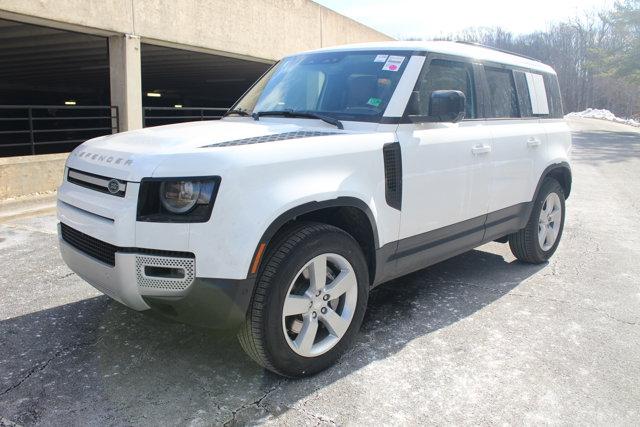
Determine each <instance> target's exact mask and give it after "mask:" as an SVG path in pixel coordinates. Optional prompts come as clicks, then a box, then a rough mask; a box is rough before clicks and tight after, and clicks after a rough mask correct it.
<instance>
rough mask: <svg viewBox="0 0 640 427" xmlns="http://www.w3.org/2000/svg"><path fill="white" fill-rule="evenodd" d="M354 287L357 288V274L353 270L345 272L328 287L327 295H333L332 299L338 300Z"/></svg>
mask: <svg viewBox="0 0 640 427" xmlns="http://www.w3.org/2000/svg"><path fill="white" fill-rule="evenodd" d="M354 286H357V282H356V274H355V273H354V272H353V270H343V271H341V272H340V274H339V275H338V277H336V278H335V280H334V281H333V282H331V283H330V284H329V286H327V293H328V294H330V295H331V299H336V298H338V297H339V296H340V295H342V294H344V293H345V292H347V291H348V290H349V289H351V288H352V287H354Z"/></svg>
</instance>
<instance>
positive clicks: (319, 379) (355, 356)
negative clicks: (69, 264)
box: [0, 119, 640, 425]
mask: <svg viewBox="0 0 640 427" xmlns="http://www.w3.org/2000/svg"><path fill="white" fill-rule="evenodd" d="M572 126H573V129H574V149H573V153H572V155H573V162H574V164H573V170H574V172H573V173H574V187H573V192H572V194H571V197H570V199H569V200H568V203H567V209H568V217H567V222H566V227H565V234H564V236H563V240H562V243H561V244H560V247H559V250H558V252H557V253H556V255H555V256H554V258H552V260H551V262H550V263H548V264H547V265H541V266H531V265H526V264H522V263H520V262H517V261H515V259H514V257H513V256H512V255H511V253H510V251H509V248H508V245H503V244H498V243H491V244H488V245H485V246H483V247H481V248H478V249H477V250H474V251H471V252H469V253H466V254H464V255H461V256H458V257H456V258H454V259H451V260H449V261H446V262H443V263H441V264H438V265H436V266H433V267H431V268H428V269H426V270H422V271H420V272H417V273H414V274H412V275H410V276H408V277H405V278H402V279H399V280H396V281H394V282H392V283H389V284H386V285H384V286H381V287H379V288H377V289H376V290H374V291H373V292H372V294H371V299H370V302H369V309H368V310H369V311H368V314H367V316H366V318H365V321H364V325H363V328H362V331H361V332H360V334H359V337H358V340H357V344H356V346H355V347H354V348H353V349H351V350H350V351H349V352H348V353H347V354H346V355H345V356H344V357H343V358H342V359H341V360H340V362H339V363H338V365H336V366H335V367H333V368H331V369H329V370H328V371H326V372H324V373H321V374H319V375H317V376H315V377H312V378H308V379H303V380H284V379H281V378H279V377H277V376H275V375H273V374H270V373H268V372H266V371H264V370H262V369H260V368H259V367H258V366H257V365H255V364H254V363H253V362H252V361H251V360H250V359H249V358H248V357H247V356H246V355H245V354H244V352H243V351H242V349H241V348H240V346H239V344H238V343H237V341H236V339H235V337H234V336H232V335H231V334H228V333H223V332H215V331H213V332H211V331H207V330H202V329H196V328H193V327H189V326H185V325H180V324H174V323H169V322H167V321H164V320H162V319H159V318H156V317H153V316H150V315H143V314H139V313H136V312H134V311H132V310H129V309H127V308H125V307H123V306H121V305H120V304H118V303H116V302H113V301H111V300H109V299H108V298H107V297H105V296H102V295H101V294H100V293H98V292H97V291H95V290H93V288H91V287H90V286H89V285H87V284H85V283H84V282H83V281H82V280H81V279H79V278H78V277H77V276H75V275H74V274H73V273H72V272H71V271H70V270H68V269H67V268H66V266H65V265H64V264H63V263H62V260H61V259H60V256H59V254H58V249H57V237H56V234H55V225H56V220H55V217H54V216H53V215H49V216H43V217H35V218H23V219H17V220H13V221H11V222H9V223H4V224H0V266H1V267H2V268H1V269H0V425H2V424H3V423H7V424H8V423H10V422H15V423H18V424H26V425H30V424H44V425H84V424H93V425H105V424H107V425H130V424H145V425H150V424H154V425H158V424H183V425H211V424H224V423H229V424H236V423H238V424H246V423H260V422H267V423H277V424H285V425H300V424H304V425H317V424H320V425H325V424H327V425H329V424H358V425H378V424H414V423H430V424H431V423H432V424H444V423H453V424H503V423H509V424H522V423H524V424H542V423H544V424H547V423H567V424H600V425H602V424H607V425H609V424H638V423H640V387H639V386H638V384H639V382H640V225H639V224H640V132H638V131H637V130H634V129H633V128H631V127H628V126H623V125H617V124H609V123H606V122H602V121H596V120H589V119H583V120H581V121H573V122H572Z"/></svg>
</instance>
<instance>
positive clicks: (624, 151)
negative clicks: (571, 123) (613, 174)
mask: <svg viewBox="0 0 640 427" xmlns="http://www.w3.org/2000/svg"><path fill="white" fill-rule="evenodd" d="M572 139H573V144H574V146H575V148H576V149H575V150H573V152H572V153H571V154H572V157H573V158H574V159H575V160H580V161H583V162H589V163H594V164H600V163H602V162H610V163H615V162H623V161H627V160H629V159H630V158H638V157H640V132H611V131H576V132H572Z"/></svg>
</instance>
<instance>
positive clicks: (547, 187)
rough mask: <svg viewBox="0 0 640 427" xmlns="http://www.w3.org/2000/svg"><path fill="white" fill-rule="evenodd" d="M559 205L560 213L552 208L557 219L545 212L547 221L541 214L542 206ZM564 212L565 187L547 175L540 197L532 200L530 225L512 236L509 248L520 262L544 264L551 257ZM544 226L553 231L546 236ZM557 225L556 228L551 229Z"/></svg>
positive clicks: (561, 225)
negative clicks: (543, 232)
mask: <svg viewBox="0 0 640 427" xmlns="http://www.w3.org/2000/svg"><path fill="white" fill-rule="evenodd" d="M554 195H555V196H554ZM556 205H557V206H559V207H560V214H559V215H557V214H554V213H553V211H552V213H551V216H553V218H555V220H554V221H550V220H549V218H551V216H550V215H549V214H547V211H545V214H546V216H544V217H545V218H546V220H545V219H544V218H543V216H541V213H542V211H543V209H552V208H553V206H556ZM565 213H566V210H565V196H564V190H563V189H562V186H561V185H560V183H558V181H556V180H555V179H553V178H545V179H544V181H543V182H542V186H541V187H540V191H539V193H538V197H537V198H536V200H535V201H534V203H533V208H532V209H531V215H530V217H529V221H528V222H527V225H526V226H525V227H524V228H523V229H522V230H520V231H518V232H516V233H513V234H511V235H509V247H510V248H511V252H512V253H513V255H514V256H515V257H516V258H517V259H519V260H520V261H523V262H526V263H530V264H541V263H544V262H546V261H547V260H548V259H549V258H551V256H552V255H553V254H554V252H555V251H556V249H557V248H558V244H559V243H560V238H561V237H562V231H563V230H564V219H565ZM543 226H546V227H547V228H546V230H547V233H551V234H546V237H544V236H542V235H541V233H542V227H543ZM555 226H557V229H555V228H552V227H555ZM553 234H555V238H554V239H553V241H551V240H550V238H551V237H550V236H553ZM541 239H542V240H543V242H544V243H542V242H541Z"/></svg>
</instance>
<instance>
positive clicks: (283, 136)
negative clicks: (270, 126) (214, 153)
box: [200, 130, 340, 148]
mask: <svg viewBox="0 0 640 427" xmlns="http://www.w3.org/2000/svg"><path fill="white" fill-rule="evenodd" d="M339 133H340V132H321V131H306V130H300V131H296V132H285V133H274V134H271V135H263V136H253V137H251V138H242V139H234V140H231V141H224V142H219V143H216V144H210V145H205V146H202V147H200V148H208V147H234V146H236V145H250V144H262V143H263V142H274V141H285V140H287V139H299V138H311V137H314V136H326V135H338V134H339Z"/></svg>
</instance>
